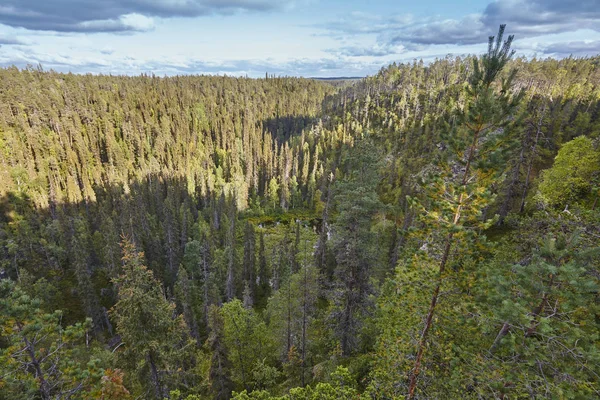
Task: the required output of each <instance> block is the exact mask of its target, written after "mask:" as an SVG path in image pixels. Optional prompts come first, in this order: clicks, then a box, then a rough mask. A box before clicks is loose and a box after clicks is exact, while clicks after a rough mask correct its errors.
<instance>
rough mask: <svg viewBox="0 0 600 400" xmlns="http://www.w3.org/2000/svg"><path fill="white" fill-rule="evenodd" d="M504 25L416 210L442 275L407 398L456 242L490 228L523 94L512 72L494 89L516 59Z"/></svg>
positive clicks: (477, 63) (479, 65) (476, 70)
mask: <svg viewBox="0 0 600 400" xmlns="http://www.w3.org/2000/svg"><path fill="white" fill-rule="evenodd" d="M504 28H505V26H504V25H501V26H500V29H499V31H498V35H497V36H496V37H495V38H494V37H493V36H491V37H490V39H489V46H488V53H487V54H486V55H484V56H483V57H482V58H481V60H480V59H474V60H473V74H472V75H471V77H470V79H469V86H468V87H467V102H466V104H465V106H464V109H463V110H461V111H460V113H459V123H458V124H457V125H456V129H454V130H453V131H452V135H450V136H449V138H448V145H449V148H450V151H448V152H447V157H448V158H447V159H442V160H441V163H440V165H439V167H438V168H439V173H438V175H437V176H434V177H432V179H431V181H430V182H428V187H427V189H426V193H427V201H428V203H429V204H428V205H420V204H418V203H417V204H415V206H417V207H419V208H420V209H421V213H422V214H421V216H422V218H423V220H424V223H425V224H426V226H428V227H429V228H428V229H431V230H433V229H435V231H436V236H442V240H443V245H442V246H441V253H440V254H439V256H436V258H437V257H439V261H438V272H437V277H436V278H435V280H436V283H435V284H434V289H433V294H432V296H431V301H430V305H429V309H428V311H427V315H426V316H425V320H424V323H423V328H422V331H421V335H420V338H419V339H418V343H417V348H416V354H415V358H414V365H413V367H412V370H411V372H410V374H409V383H408V396H407V398H408V399H409V400H410V399H413V398H414V397H415V395H416V390H417V380H418V377H419V374H420V372H421V367H422V362H423V356H424V353H425V350H426V348H427V343H428V335H429V331H430V330H431V328H432V326H433V323H434V315H435V312H436V308H437V303H438V300H439V296H440V290H441V288H442V284H443V282H444V280H446V279H447V274H448V272H447V271H446V267H447V265H448V263H449V260H450V257H451V250H452V246H453V244H454V242H455V241H456V240H457V239H458V238H460V239H461V240H468V241H474V240H476V239H475V238H476V234H477V231H478V230H479V229H481V228H483V227H486V226H489V222H488V221H481V219H480V215H481V213H482V211H483V210H484V209H485V207H486V206H487V205H488V204H489V203H490V200H491V197H490V193H489V192H488V190H487V187H488V182H489V179H490V177H492V176H494V174H495V173H497V170H498V162H497V161H498V159H499V158H500V157H501V156H502V151H503V146H504V143H505V141H506V139H505V136H506V135H508V134H509V133H510V123H511V122H512V120H511V118H510V117H511V115H512V113H513V112H514V110H515V109H516V106H517V105H518V102H519V101H520V100H521V97H522V94H517V95H514V94H513V93H512V92H511V85H512V83H513V80H514V78H515V76H516V71H514V70H513V71H512V72H511V73H510V74H509V75H508V77H507V78H505V79H503V80H502V82H501V85H500V87H499V89H500V90H499V91H498V90H497V88H496V87H495V86H494V83H495V82H496V81H497V79H498V77H499V74H500V72H501V71H502V69H503V68H504V67H505V66H506V64H507V63H508V61H509V60H510V59H511V58H512V56H513V55H514V51H511V50H510V46H511V44H512V41H513V36H509V37H508V38H507V40H506V41H504V42H503V35H504Z"/></svg>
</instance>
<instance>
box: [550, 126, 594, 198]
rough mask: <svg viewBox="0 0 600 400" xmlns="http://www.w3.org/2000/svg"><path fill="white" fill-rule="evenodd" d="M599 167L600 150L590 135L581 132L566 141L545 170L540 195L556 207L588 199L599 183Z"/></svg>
mask: <svg viewBox="0 0 600 400" xmlns="http://www.w3.org/2000/svg"><path fill="white" fill-rule="evenodd" d="M599 171H600V151H598V150H597V149H596V148H595V147H594V144H593V143H592V140H591V139H590V138H588V137H585V136H579V137H577V138H575V139H573V140H571V141H570V142H567V143H565V144H564V145H563V146H562V147H561V149H560V150H559V152H558V155H557V156H556V158H555V160H554V164H553V165H552V168H550V169H547V170H545V171H544V172H543V173H542V176H541V181H540V185H539V193H540V199H541V201H542V202H543V203H546V204H549V205H550V206H552V207H564V206H568V205H569V204H573V203H574V202H577V201H579V200H581V199H584V198H585V197H586V196H587V195H589V194H590V193H591V191H592V188H594V187H597V185H598V184H599V182H600V181H598V179H599V177H600V175H599Z"/></svg>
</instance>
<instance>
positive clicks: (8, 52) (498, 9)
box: [0, 0, 600, 77]
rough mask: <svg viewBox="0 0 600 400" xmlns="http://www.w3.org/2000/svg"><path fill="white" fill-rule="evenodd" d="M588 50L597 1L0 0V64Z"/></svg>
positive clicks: (595, 45) (249, 61) (273, 70)
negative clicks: (503, 39) (508, 42)
mask: <svg viewBox="0 0 600 400" xmlns="http://www.w3.org/2000/svg"><path fill="white" fill-rule="evenodd" d="M501 23H506V24H507V32H508V33H511V34H514V35H515V37H516V39H515V49H516V50H517V51H518V54H519V55H524V56H528V57H532V56H537V57H566V56H569V55H574V56H587V55H596V54H598V53H600V0H498V1H493V0H454V1H451V2H448V1H443V0H420V1H415V0H410V1H406V0H386V1H384V0H370V1H367V0H360V1H359V0H1V1H0V66H10V65H16V66H19V67H24V66H26V65H27V64H33V65H37V64H41V65H42V66H43V68H44V69H54V70H58V71H65V72H66V71H72V72H76V73H106V74H107V73H112V74H129V75H135V74H140V73H143V72H152V73H155V74H157V75H175V74H228V75H249V76H263V75H264V74H265V72H268V73H270V74H277V75H300V76H307V77H308V76H313V77H331V76H364V75H367V74H372V73H374V72H376V71H377V70H379V69H380V68H381V67H382V66H385V65H387V64H389V63H391V62H393V61H397V62H406V61H412V60H413V59H421V58H422V59H424V60H425V61H429V60H433V59H435V58H436V57H444V56H446V55H447V54H472V53H481V52H482V51H484V50H485V48H486V42H487V37H488V36H489V35H490V34H494V33H495V32H496V31H497V28H498V25H499V24H501Z"/></svg>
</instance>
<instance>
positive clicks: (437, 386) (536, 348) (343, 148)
mask: <svg viewBox="0 0 600 400" xmlns="http://www.w3.org/2000/svg"><path fill="white" fill-rule="evenodd" d="M504 39H505V38H503V27H502V28H501V30H500V32H499V34H498V35H497V36H496V38H495V39H494V40H492V41H490V48H489V51H488V53H487V54H485V55H484V56H482V57H467V58H446V59H443V60H438V61H436V62H434V63H432V64H430V65H424V64H423V63H422V62H420V63H417V62H415V63H412V64H401V65H396V64H393V65H391V66H389V67H387V68H384V69H382V70H381V71H380V72H379V73H378V74H377V75H375V76H373V77H368V78H366V79H364V80H361V81H358V82H356V83H354V84H352V85H341V86H339V87H337V88H336V87H333V86H330V85H328V84H327V83H323V82H316V81H312V80H306V79H295V78H275V77H267V78H266V79H261V80H252V79H240V78H238V79H236V78H227V77H175V78H156V77H150V76H141V77H132V78H130V77H111V76H91V75H90V76H77V75H64V74H56V73H53V72H43V71H41V70H35V69H28V70H23V71H19V70H17V69H14V68H13V69H5V70H1V71H0V75H2V80H1V81H0V82H1V83H0V85H1V86H0V98H1V99H2V102H1V103H0V105H1V106H0V118H1V119H0V178H1V180H0V185H1V187H0V190H1V191H2V200H1V202H0V209H1V211H2V213H1V215H0V217H1V218H2V219H1V221H0V223H1V224H0V241H1V243H2V252H1V253H0V255H1V259H0V262H1V263H2V264H1V268H2V270H1V273H2V278H3V280H2V286H1V287H0V298H1V303H0V311H1V313H2V315H3V319H2V321H3V322H2V326H3V331H2V334H1V336H0V349H1V355H0V371H1V372H0V374H1V375H0V397H2V396H4V397H7V398H15V399H19V398H38V397H39V398H43V399H53V398H101V399H111V398H114V399H117V398H118V399H122V398H136V397H139V396H141V397H142V398H156V399H162V398H173V399H187V400H194V399H201V398H217V399H226V398H231V397H235V398H238V399H270V398H281V399H296V398H299V399H313V398H315V399H316V398H347V399H353V398H359V397H370V398H374V399H375V398H376V399H388V398H389V399H391V398H403V397H405V398H409V399H417V398H553V397H556V398H593V397H596V396H599V395H600V387H598V382H600V379H599V378H600V375H599V374H600V359H598V354H599V353H598V332H600V326H599V324H598V321H599V320H600V318H599V317H600V308H599V307H598V306H599V303H598V298H599V297H598V294H599V286H598V283H599V282H598V277H599V276H600V273H599V271H598V265H599V261H600V258H599V257H600V255H599V253H600V251H599V250H598V249H597V244H598V237H600V212H599V211H598V209H599V207H600V206H599V205H598V204H597V203H598V197H599V189H598V188H599V187H600V176H599V171H600V150H599V147H598V146H599V136H600V68H598V67H599V64H600V59H598V58H585V59H573V58H568V59H563V60H552V59H547V60H536V59H534V60H529V61H528V60H524V59H513V53H512V52H511V50H510V45H511V42H512V37H509V38H507V39H506V40H504ZM56 310H61V311H56Z"/></svg>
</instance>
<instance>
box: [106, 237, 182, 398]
mask: <svg viewBox="0 0 600 400" xmlns="http://www.w3.org/2000/svg"><path fill="white" fill-rule="evenodd" d="M122 247H123V271H122V274H121V275H120V276H119V277H118V278H116V279H115V280H114V282H115V284H116V285H117V288H118V301H117V303H116V304H115V306H114V307H113V308H112V309H111V315H112V316H113V318H114V320H115V323H116V326H117V332H118V333H119V334H120V336H121V340H122V341H123V349H122V352H121V353H120V354H119V356H120V357H122V358H123V359H124V360H125V361H126V362H127V365H129V366H130V367H129V368H130V369H131V370H134V371H135V372H136V373H137V375H138V380H139V383H140V386H141V387H142V388H144V390H146V391H147V392H146V396H148V397H151V396H154V397H155V398H158V399H162V398H163V396H164V395H165V394H166V393H165V389H164V385H165V384H164V382H163V379H162V378H161V375H165V374H164V373H162V371H169V370H175V369H177V367H178V365H177V361H178V359H179V357H184V356H185V349H186V346H189V343H186V342H187V340H188V339H186V334H187V327H186V325H185V323H184V321H183V319H182V317H181V316H178V317H176V318H174V309H175V305H174V304H173V303H171V302H169V301H168V300H167V299H166V298H165V296H164V294H163V292H162V288H161V285H160V283H159V282H158V281H157V280H156V279H155V278H154V276H153V274H152V272H151V271H149V270H148V269H147V268H146V267H145V266H144V265H143V253H139V252H138V251H137V250H136V248H135V246H134V245H133V244H132V243H131V242H130V241H129V240H127V239H124V240H123V242H122ZM159 371H161V372H159Z"/></svg>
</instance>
